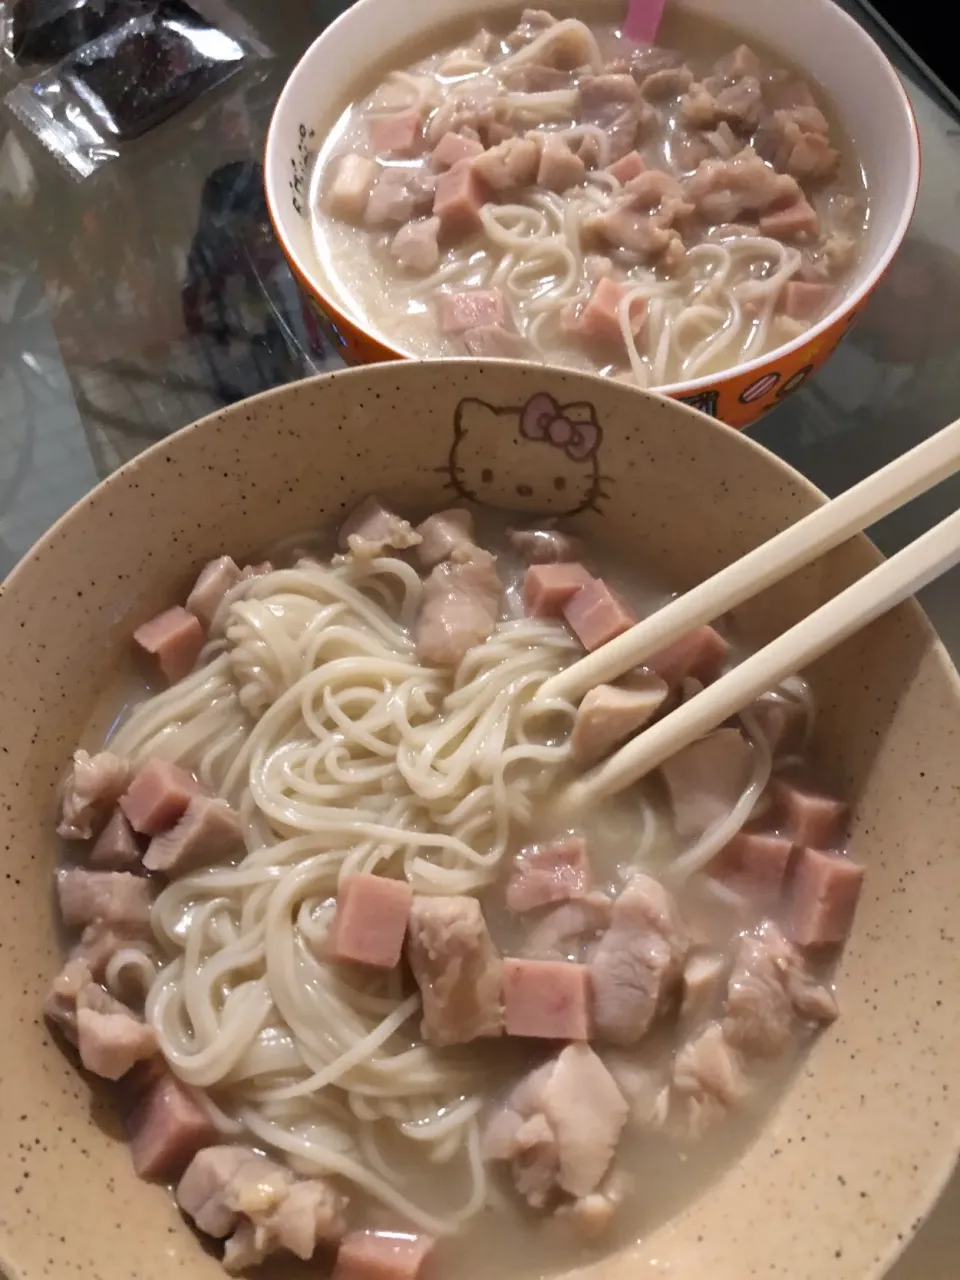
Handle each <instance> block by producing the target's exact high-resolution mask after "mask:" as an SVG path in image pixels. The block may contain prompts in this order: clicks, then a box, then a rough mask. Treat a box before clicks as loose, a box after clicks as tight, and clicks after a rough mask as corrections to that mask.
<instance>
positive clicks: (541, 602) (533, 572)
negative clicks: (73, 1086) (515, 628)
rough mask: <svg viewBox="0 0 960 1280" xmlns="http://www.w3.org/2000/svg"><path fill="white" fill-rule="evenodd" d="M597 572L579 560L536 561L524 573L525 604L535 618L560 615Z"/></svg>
mask: <svg viewBox="0 0 960 1280" xmlns="http://www.w3.org/2000/svg"><path fill="white" fill-rule="evenodd" d="M591 582H593V574H592V573H589V572H588V571H587V570H586V569H585V568H584V567H583V565H582V564H577V563H576V562H575V561H573V562H570V563H563V564H532V565H531V566H530V568H529V569H528V570H527V571H526V573H525V574H524V575H523V607H524V609H525V610H526V612H527V613H528V614H529V615H530V617H531V618H559V617H560V616H561V614H562V613H563V607H564V605H565V604H566V603H567V601H568V600H569V599H570V598H571V596H574V595H576V593H577V592H578V591H579V590H580V588H581V587H585V586H587V585H588V583H591Z"/></svg>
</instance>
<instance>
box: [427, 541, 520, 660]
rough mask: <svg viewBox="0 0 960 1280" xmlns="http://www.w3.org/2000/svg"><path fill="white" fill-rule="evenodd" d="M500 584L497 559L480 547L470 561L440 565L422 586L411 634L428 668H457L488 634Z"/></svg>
mask: <svg viewBox="0 0 960 1280" xmlns="http://www.w3.org/2000/svg"><path fill="white" fill-rule="evenodd" d="M502 598H503V584H502V583H501V581H500V579H499V577H498V576H497V570H496V561H495V559H494V557H493V556H492V555H490V553H489V552H488V551H483V550H481V549H480V548H479V547H478V548H477V549H476V550H475V551H474V552H473V553H472V554H471V555H470V558H469V559H465V560H459V561H444V562H443V563H442V564H438V565H437V566H436V568H434V569H433V570H432V571H431V573H430V575H429V577H428V578H427V579H426V581H425V582H424V584H423V595H422V596H421V599H420V611H419V613H418V615H417V621H416V625H415V635H416V642H417V656H418V657H419V659H420V661H421V662H423V663H426V664H427V665H428V666H435V667H456V666H458V665H459V664H460V662H461V661H462V659H463V657H464V655H465V654H466V652H467V650H468V649H471V648H473V646H474V645H475V644H480V643H481V642H482V641H484V640H486V639H487V638H488V637H489V636H490V635H492V633H493V629H494V627H495V625H496V622H497V617H498V616H499V613H500V602H501V600H502Z"/></svg>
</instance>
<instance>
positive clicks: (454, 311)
mask: <svg viewBox="0 0 960 1280" xmlns="http://www.w3.org/2000/svg"><path fill="white" fill-rule="evenodd" d="M437 308H438V310H439V313H440V328H441V329H442V331H443V332H444V333H465V332H466V331H467V330H468V329H473V328H475V327H476V326H477V325H489V324H503V322H504V320H506V318H507V313H506V309H505V307H504V304H503V294H502V293H501V292H500V290H499V289H465V290H463V292H461V293H438V294H437Z"/></svg>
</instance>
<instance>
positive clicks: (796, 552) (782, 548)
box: [534, 419, 960, 702]
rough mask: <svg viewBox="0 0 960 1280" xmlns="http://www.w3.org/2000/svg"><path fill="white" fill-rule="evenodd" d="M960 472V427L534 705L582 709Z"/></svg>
mask: <svg viewBox="0 0 960 1280" xmlns="http://www.w3.org/2000/svg"><path fill="white" fill-rule="evenodd" d="M958 470H960V419H958V420H957V421H956V422H953V423H951V424H950V426H949V427H944V428H943V430H942V431H938V432H937V434H936V435H934V436H931V437H930V439H929V440H925V441H924V442H923V443H922V444H919V445H917V446H916V448H914V449H911V450H910V451H909V453H905V454H903V455H902V456H901V457H900V458H897V459H896V460H895V461H894V462H891V463H889V464H888V465H887V466H885V467H882V468H881V469H880V470H879V471H876V472H874V474H873V475H872V476H868V477H867V478H866V480H862V481H861V482H860V483H859V484H857V485H854V487H853V488H852V489H848V490H847V492H846V493H844V494H842V495H841V496H840V497H839V498H834V499H833V501H832V502H828V503H827V504H826V505H825V506H822V507H819V508H818V509H817V510H816V511H814V512H812V513H811V514H810V515H808V516H804V518H803V519H802V520H800V521H798V522H797V523H796V524H793V525H791V526H790V527H789V528H788V529H784V530H783V532H782V533H778V534H776V535H775V536H774V537H773V538H771V539H770V540H769V541H768V542H764V543H763V544H762V545H761V546H759V547H757V548H755V550H753V551H750V552H748V553H747V555H745V556H743V557H742V558H741V559H740V560H737V561H735V562H734V563H733V564H731V565H728V566H727V567H726V568H725V569H721V570H720V572H719V573H716V574H714V576H713V577H712V578H708V579H707V581H706V582H701V583H700V584H699V585H698V586H696V587H693V588H692V589H691V590H690V591H688V592H686V594H685V595H682V596H680V597H679V598H678V599H676V600H672V601H671V602H670V603H669V604H667V605H664V607H663V608H662V609H658V610H657V612H656V613H653V614H651V615H650V617H649V618H644V619H643V621H642V622H638V623H637V625H636V626H634V627H631V628H630V630H629V631H625V632H624V633H623V635H621V636H617V638H616V639H615V640H611V641H609V642H608V643H607V644H605V645H603V646H602V647H601V648H599V649H596V650H594V652H593V653H588V654H587V655H586V657H583V658H580V659H579V660H578V661H577V662H574V663H573V664H572V665H571V666H569V667H567V668H566V669H565V670H564V671H561V672H559V673H558V674H557V675H555V676H551V677H550V679H549V680H545V681H544V683H543V684H542V685H541V687H540V689H539V690H538V691H537V694H536V697H535V699H534V700H535V701H536V702H547V701H550V700H551V699H554V698H564V699H567V700H569V701H571V702H576V701H578V700H579V699H580V698H582V697H583V695H584V694H585V693H586V692H587V690H588V689H592V688H593V687H594V685H597V684H602V683H603V682H604V681H605V680H613V679H615V678H616V677H617V676H621V675H623V674H624V672H626V671H630V670H631V669H632V668H633V667H636V666H639V665H640V663H642V662H643V660H644V659H645V658H649V657H650V656H651V654H654V653H657V652H659V650H661V649H665V648H666V647H667V645H669V644H672V643H673V641H674V640H679V639H680V637H681V636H685V635H687V634H688V632H690V631H692V630H693V629H694V627H698V626H700V625H702V624H703V623H704V622H712V621H714V619H716V618H719V617H720V616H721V615H722V614H724V613H726V612H727V611H728V610H730V609H733V608H735V607H736V606H737V605H739V604H742V603H743V601H744V600H748V599H749V598H750V597H751V596H755V595H759V594H760V592H761V591H763V590H765V588H767V587H770V586H773V584H774V583H775V582H781V581H782V580H783V579H784V578H786V577H787V576H788V575H789V574H791V573H793V572H795V571H796V570H797V569H800V568H802V567H803V566H804V565H806V564H810V563H811V561H813V560H816V559H817V557H818V556H821V555H823V554H824V552H826V551H830V550H832V549H833V548H834V547H838V546H839V545H840V544H841V543H842V542H845V541H846V540H847V539H848V538H850V537H852V536H853V535H854V534H855V533H859V532H860V531H861V530H863V529H866V528H867V527H868V526H869V525H871V524H873V523H874V522H875V521H877V520H879V519H881V518H882V517H883V516H885V515H889V514H890V512H891V511H895V510H896V509H897V507H900V506H903V505H904V503H907V502H909V501H910V500H911V499H912V498H915V497H917V496H918V494H921V493H924V492H925V491H926V490H927V489H932V488H933V486H934V485H937V484H939V483H940V482H941V481H942V480H946V479H947V477H948V476H951V475H953V473H954V472H955V471H958Z"/></svg>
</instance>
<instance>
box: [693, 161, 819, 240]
mask: <svg viewBox="0 0 960 1280" xmlns="http://www.w3.org/2000/svg"><path fill="white" fill-rule="evenodd" d="M684 195H685V197H686V199H687V200H688V201H689V202H690V203H691V204H692V205H694V207H695V208H696V210H697V212H698V214H699V215H700V217H701V218H702V219H703V220H704V221H705V222H708V223H724V222H736V221H737V219H738V218H741V217H743V215H744V214H760V213H763V212H765V211H766V210H767V209H772V208H773V207H774V206H777V205H780V206H782V205H788V204H794V203H796V201H797V200H799V199H801V198H802V197H803V192H802V191H801V190H800V186H799V184H798V183H797V180H796V179H795V178H792V177H790V176H789V175H787V174H782V173H776V172H775V171H774V170H773V169H771V168H770V166H769V165H767V164H765V163H764V161H763V160H761V158H760V157H759V156H758V155H757V153H756V152H755V151H754V150H753V149H752V148H751V147H746V148H744V150H743V151H741V152H740V153H739V155H736V156H734V157H733V159H732V160H720V159H716V160H704V161H703V163H702V164H701V165H699V166H698V168H697V171H696V173H694V174H693V175H692V176H691V177H689V178H687V179H686V180H685V182H684Z"/></svg>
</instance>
